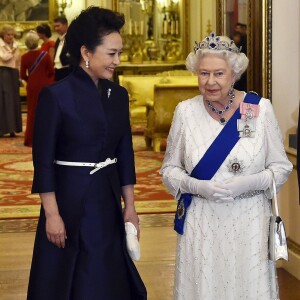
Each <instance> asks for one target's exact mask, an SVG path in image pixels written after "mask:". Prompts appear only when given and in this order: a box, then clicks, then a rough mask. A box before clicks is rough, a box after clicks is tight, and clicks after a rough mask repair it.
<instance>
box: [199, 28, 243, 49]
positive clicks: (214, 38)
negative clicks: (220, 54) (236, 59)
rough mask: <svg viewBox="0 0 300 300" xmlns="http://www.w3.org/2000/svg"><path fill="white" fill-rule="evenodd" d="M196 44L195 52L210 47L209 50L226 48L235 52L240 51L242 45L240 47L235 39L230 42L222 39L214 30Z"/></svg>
mask: <svg viewBox="0 0 300 300" xmlns="http://www.w3.org/2000/svg"><path fill="white" fill-rule="evenodd" d="M195 44H196V46H195V47H194V51H195V53H196V52H197V51H198V50H200V49H201V50H203V49H209V50H225V51H230V52H234V53H240V52H241V49H242V47H240V48H238V47H237V46H236V45H235V43H234V41H233V40H230V43H228V42H226V41H221V37H220V36H218V35H216V34H215V33H214V32H212V33H211V34H210V35H209V36H207V37H206V38H205V39H204V40H203V41H202V42H199V43H197V42H195Z"/></svg>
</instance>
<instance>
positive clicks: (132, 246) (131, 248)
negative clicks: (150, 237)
mask: <svg viewBox="0 0 300 300" xmlns="http://www.w3.org/2000/svg"><path fill="white" fill-rule="evenodd" d="M125 231H126V245H127V250H128V254H129V256H130V257H131V259H132V260H135V261H137V260H139V259H140V257H141V250H140V243H139V240H138V237H137V230H136V228H135V226H134V225H133V224H132V223H131V222H125Z"/></svg>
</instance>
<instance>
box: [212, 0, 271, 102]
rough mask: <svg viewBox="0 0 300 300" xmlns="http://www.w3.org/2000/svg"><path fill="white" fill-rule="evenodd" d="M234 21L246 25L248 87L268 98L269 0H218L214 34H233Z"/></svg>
mask: <svg viewBox="0 0 300 300" xmlns="http://www.w3.org/2000/svg"><path fill="white" fill-rule="evenodd" d="M236 23H242V24H245V25H246V28H247V30H246V34H247V39H246V41H247V56H248V58H249V60H250V62H249V67H248V71H247V89H248V90H249V91H251V90H252V91H255V92H257V93H258V94H260V95H262V96H264V97H266V98H269V99H271V97H272V89H271V88H272V87H271V75H272V69H271V67H272V66H271V63H272V61H271V57H272V56H271V54H272V45H271V37H272V0H239V1H232V0H217V34H225V35H228V36H232V34H233V32H234V30H235V25H236Z"/></svg>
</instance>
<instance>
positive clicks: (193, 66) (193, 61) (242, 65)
mask: <svg viewBox="0 0 300 300" xmlns="http://www.w3.org/2000/svg"><path fill="white" fill-rule="evenodd" d="M220 39H221V40H224V41H226V42H230V41H231V40H230V39H229V38H228V37H227V36H220ZM207 54H212V55H215V56H219V57H221V58H223V59H225V60H226V61H227V63H228V65H229V66H230V68H231V69H232V71H233V74H234V76H235V80H239V79H240V78H241V76H242V74H243V73H244V72H245V71H246V69H247V67H248V64H249V59H248V57H247V56H246V55H245V54H244V53H243V52H240V53H236V52H232V51H229V50H225V49H221V50H217V49H211V48H202V49H199V48H198V49H195V52H191V53H190V54H189V55H188V56H187V58H186V61H185V65H186V68H187V70H189V71H191V72H193V73H194V74H197V73H198V66H199V63H200V60H201V59H202V58H203V57H204V56H205V55H207Z"/></svg>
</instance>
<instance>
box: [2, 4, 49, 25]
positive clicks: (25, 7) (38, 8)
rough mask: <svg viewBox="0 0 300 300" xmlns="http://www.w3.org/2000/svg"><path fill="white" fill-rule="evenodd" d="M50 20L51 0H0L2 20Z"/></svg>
mask: <svg viewBox="0 0 300 300" xmlns="http://www.w3.org/2000/svg"><path fill="white" fill-rule="evenodd" d="M48 20H49V0H0V22H28V21H29V22H30V21H48Z"/></svg>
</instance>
